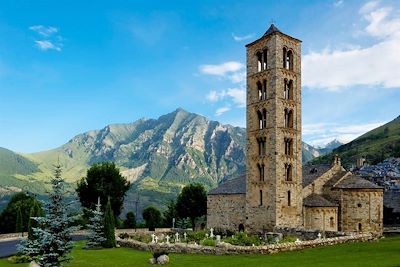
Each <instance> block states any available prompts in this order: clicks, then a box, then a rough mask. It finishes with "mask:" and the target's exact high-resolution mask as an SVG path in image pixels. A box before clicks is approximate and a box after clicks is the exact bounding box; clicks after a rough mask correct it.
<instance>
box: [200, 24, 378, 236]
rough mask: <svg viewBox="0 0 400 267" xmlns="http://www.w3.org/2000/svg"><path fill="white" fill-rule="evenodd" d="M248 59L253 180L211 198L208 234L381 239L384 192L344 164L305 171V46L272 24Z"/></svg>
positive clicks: (233, 183) (223, 187) (231, 183)
mask: <svg viewBox="0 0 400 267" xmlns="http://www.w3.org/2000/svg"><path fill="white" fill-rule="evenodd" d="M246 57H247V108H246V118H247V173H246V174H245V175H243V176H240V177H238V178H235V179H232V180H228V181H226V182H225V183H223V184H220V185H219V187H217V188H215V189H213V190H211V191H210V192H209V193H208V197H207V227H208V228H211V227H213V228H225V229H232V230H243V229H245V230H246V231H250V232H263V231H273V230H274V229H277V228H281V227H288V228H297V229H313V230H320V231H343V232H374V233H378V234H380V233H382V230H383V188H381V187H379V186H377V185H375V184H373V183H371V182H369V181H367V180H364V179H362V178H361V177H357V176H355V175H353V174H352V173H351V172H348V171H346V170H345V169H344V168H343V167H342V166H341V162H340V158H339V157H338V156H335V158H334V161H333V163H332V164H331V165H317V166H307V167H303V166H302V151H301V150H302V145H301V41H300V40H298V39H296V38H293V37H291V36H289V35H287V34H284V33H282V32H281V31H279V30H278V29H277V28H276V27H275V25H273V24H272V25H271V27H270V28H269V29H268V30H267V32H266V33H265V34H264V35H263V36H262V37H261V38H259V39H258V40H255V41H254V42H252V43H250V44H248V45H246ZM328 75H329V74H328Z"/></svg>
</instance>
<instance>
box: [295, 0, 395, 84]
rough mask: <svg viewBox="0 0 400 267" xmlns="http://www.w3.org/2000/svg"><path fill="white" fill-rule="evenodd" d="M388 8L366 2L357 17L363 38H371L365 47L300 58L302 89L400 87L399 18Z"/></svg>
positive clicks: (326, 51) (319, 53) (323, 52)
mask: <svg viewBox="0 0 400 267" xmlns="http://www.w3.org/2000/svg"><path fill="white" fill-rule="evenodd" d="M393 13H394V11H393V9H392V8H390V7H379V6H378V3H377V2H368V3H366V4H365V5H364V6H363V7H362V8H361V9H360V14H361V15H362V16H363V19H364V20H365V21H366V22H367V26H366V27H365V29H364V34H365V35H367V36H369V37H372V38H375V39H376V42H375V43H374V44H373V45H371V46H368V47H363V48H362V47H360V46H357V45H355V46H354V48H353V49H347V50H333V51H332V50H330V49H325V50H324V51H322V52H310V53H309V54H306V55H305V56H304V57H303V65H302V68H303V69H302V73H303V85H304V86H307V87H310V88H325V89H329V90H340V89H342V88H345V87H350V86H354V85H366V86H376V85H379V86H382V87H385V88H396V87H400V75H398V67H399V66H400V57H399V56H398V55H400V45H399V43H400V18H399V17H396V16H393Z"/></svg>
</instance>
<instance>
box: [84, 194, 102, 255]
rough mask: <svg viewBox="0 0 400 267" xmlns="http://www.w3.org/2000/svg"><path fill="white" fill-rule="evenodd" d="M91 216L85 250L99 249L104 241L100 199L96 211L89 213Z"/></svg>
mask: <svg viewBox="0 0 400 267" xmlns="http://www.w3.org/2000/svg"><path fill="white" fill-rule="evenodd" d="M91 213H92V216H91V217H90V218H89V223H88V224H87V227H88V235H87V242H86V244H85V248H98V247H101V246H102V244H103V242H104V241H105V240H106V239H105V237H104V218H103V212H102V211H101V204H100V198H99V200H98V202H97V204H96V209H95V210H92V211H91Z"/></svg>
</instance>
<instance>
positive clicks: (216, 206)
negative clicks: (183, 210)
mask: <svg viewBox="0 0 400 267" xmlns="http://www.w3.org/2000/svg"><path fill="white" fill-rule="evenodd" d="M245 209H246V196H245V195H244V194H231V195H222V194H221V195H208V196H207V228H208V229H210V228H223V229H232V230H236V231H238V230H239V225H240V224H243V225H244V224H245V221H246V218H245V217H246V210H245Z"/></svg>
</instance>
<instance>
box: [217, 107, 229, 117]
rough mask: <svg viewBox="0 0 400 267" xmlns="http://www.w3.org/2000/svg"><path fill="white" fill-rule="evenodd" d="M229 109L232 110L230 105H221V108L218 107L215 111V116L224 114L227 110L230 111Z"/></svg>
mask: <svg viewBox="0 0 400 267" xmlns="http://www.w3.org/2000/svg"><path fill="white" fill-rule="evenodd" d="M229 110H231V108H230V107H221V108H218V109H217V110H216V111H215V116H221V115H222V114H224V113H225V112H227V111H229Z"/></svg>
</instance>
